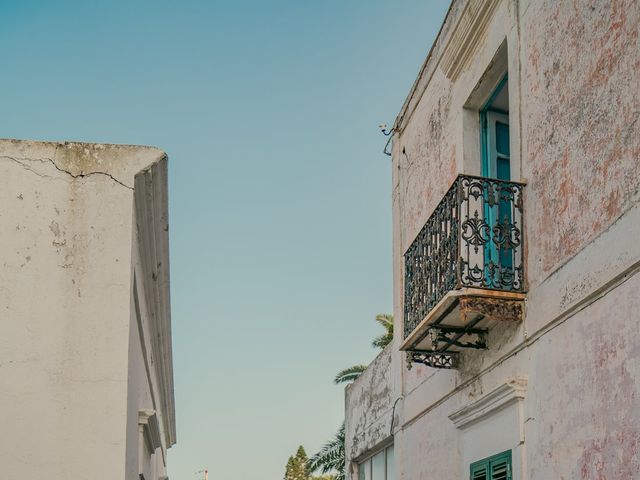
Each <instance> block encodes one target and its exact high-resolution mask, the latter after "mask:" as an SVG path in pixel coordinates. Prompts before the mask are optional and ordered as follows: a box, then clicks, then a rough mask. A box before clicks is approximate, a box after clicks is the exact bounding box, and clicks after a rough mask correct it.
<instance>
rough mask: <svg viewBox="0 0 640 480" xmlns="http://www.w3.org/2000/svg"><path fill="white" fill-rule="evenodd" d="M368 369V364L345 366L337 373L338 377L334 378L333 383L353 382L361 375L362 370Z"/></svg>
mask: <svg viewBox="0 0 640 480" xmlns="http://www.w3.org/2000/svg"><path fill="white" fill-rule="evenodd" d="M366 369H367V365H354V366H353V367H349V368H345V369H344V370H340V371H339V372H338V373H336V377H335V378H334V379H333V383H335V384H340V383H346V382H349V383H350V382H353V381H354V380H355V379H356V378H358V377H359V376H360V374H361V373H362V372H364V371H365V370H366Z"/></svg>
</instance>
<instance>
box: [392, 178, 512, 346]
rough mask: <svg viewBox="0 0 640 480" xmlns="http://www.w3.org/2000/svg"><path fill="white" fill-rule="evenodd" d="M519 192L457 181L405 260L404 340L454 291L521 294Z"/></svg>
mask: <svg viewBox="0 0 640 480" xmlns="http://www.w3.org/2000/svg"><path fill="white" fill-rule="evenodd" d="M523 189H524V184H522V183H518V182H511V181H505V180H496V179H491V178H483V177H476V176H471V175H459V176H458V177H457V178H456V180H455V181H454V182H453V185H452V186H451V188H450V189H449V191H448V192H447V193H446V194H445V196H444V198H443V199H442V201H441V202H440V203H439V204H438V206H437V207H436V209H435V211H434V212H433V214H432V215H431V217H429V220H427V223H426V224H425V225H424V227H423V228H422V230H420V233H418V236H417V237H416V239H415V240H414V241H413V243H412V244H411V246H410V247H409V248H408V250H407V252H406V253H405V255H404V260H405V294H404V295H405V297H404V338H406V337H407V336H409V335H410V334H411V332H413V330H414V329H415V328H416V327H417V326H418V324H419V323H420V322H421V321H422V320H423V319H424V318H425V317H426V315H427V314H428V313H429V312H430V311H431V310H432V309H433V308H434V307H435V306H436V305H437V304H438V302H440V300H442V298H443V297H444V296H445V295H446V294H447V293H448V292H450V291H452V290H456V289H462V288H465V287H470V288H481V289H487V290H501V291H508V292H524V289H525V285H524V274H525V272H524V262H523V246H524V245H523V242H524V237H523V235H524V230H523V198H522V196H523Z"/></svg>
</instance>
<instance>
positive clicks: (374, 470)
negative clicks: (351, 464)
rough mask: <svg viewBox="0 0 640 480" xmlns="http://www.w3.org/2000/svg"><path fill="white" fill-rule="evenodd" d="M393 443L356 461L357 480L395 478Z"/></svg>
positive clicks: (391, 479)
mask: <svg viewBox="0 0 640 480" xmlns="http://www.w3.org/2000/svg"><path fill="white" fill-rule="evenodd" d="M394 468H395V465H394V457H393V445H391V446H389V447H387V448H385V449H383V450H380V451H379V452H377V453H375V454H374V455H371V456H370V457H369V458H367V459H366V460H363V461H362V462H360V463H358V480H395V470H394Z"/></svg>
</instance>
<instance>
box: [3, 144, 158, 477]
mask: <svg viewBox="0 0 640 480" xmlns="http://www.w3.org/2000/svg"><path fill="white" fill-rule="evenodd" d="M164 158H165V155H164V153H163V152H161V151H159V150H157V149H154V148H147V147H132V146H113V145H91V144H80V143H49V142H31V141H16V140H1V141H0V178H2V184H3V187H2V188H1V189H0V203H1V204H2V208H1V209H0V241H1V245H2V248H1V249H0V259H1V261H0V264H1V265H2V269H1V270H0V311H1V312H2V314H1V317H0V318H1V320H2V321H1V322H0V425H2V430H3V435H2V437H1V439H0V465H2V475H1V476H2V478H6V479H8V480H13V479H23V478H49V479H61V480H62V479H64V480H68V479H96V478H104V479H113V478H123V476H124V474H125V452H126V448H127V445H126V443H127V438H126V434H125V433H126V423H127V397H128V390H129V389H130V388H131V385H130V384H128V376H129V364H130V354H132V353H135V351H131V352H130V349H129V342H130V337H131V336H132V335H131V326H132V323H131V317H132V315H131V292H132V285H131V280H132V251H133V248H132V241H133V238H134V230H133V227H134V215H133V206H134V203H133V200H134V188H133V187H134V176H135V175H136V174H137V173H138V172H140V171H141V170H142V169H144V168H145V167H147V166H149V165H150V164H153V163H155V162H158V161H160V160H162V159H164Z"/></svg>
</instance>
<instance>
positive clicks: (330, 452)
mask: <svg viewBox="0 0 640 480" xmlns="http://www.w3.org/2000/svg"><path fill="white" fill-rule="evenodd" d="M376 322H378V323H379V324H380V325H382V326H383V327H384V328H385V329H386V333H384V334H382V335H380V336H378V337H376V338H375V339H374V340H373V346H374V347H375V348H379V349H381V350H383V349H384V348H385V347H386V346H387V345H389V344H390V343H391V341H392V340H393V315H389V314H388V313H379V314H378V315H376ZM366 369H367V365H354V366H353V367H349V368H345V369H344V370H341V371H339V372H338V373H337V374H336V376H335V378H334V379H333V382H334V383H336V384H339V383H351V382H353V381H355V380H356V379H357V378H358V377H359V376H360V374H361V373H362V372H364V371H365V370H366ZM344 458H345V457H344V422H342V426H341V427H340V429H339V430H338V433H336V435H335V436H334V437H333V438H332V439H331V440H329V441H328V442H327V443H325V445H324V446H323V447H322V448H321V449H320V451H319V452H318V453H316V454H315V455H314V456H313V457H311V460H309V469H310V470H311V471H312V472H316V471H319V472H321V473H327V472H333V471H335V472H338V473H337V474H336V480H344V478H345V472H344V467H345V465H344V464H345V460H344Z"/></svg>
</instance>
